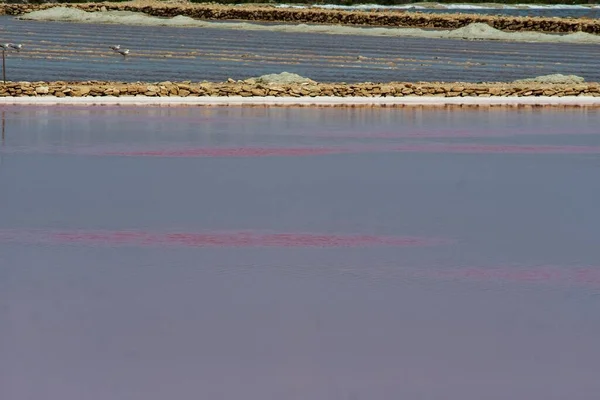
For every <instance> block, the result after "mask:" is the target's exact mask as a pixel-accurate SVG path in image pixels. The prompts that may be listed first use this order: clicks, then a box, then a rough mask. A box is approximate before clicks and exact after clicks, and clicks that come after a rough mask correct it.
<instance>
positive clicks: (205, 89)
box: [0, 79, 600, 98]
mask: <svg viewBox="0 0 600 400" xmlns="http://www.w3.org/2000/svg"><path fill="white" fill-rule="evenodd" d="M44 96H55V97H104V96H110V97H131V96H144V97H264V96H271V97H297V98H299V97H419V96H420V97H536V96H537V97H539V96H543V97H564V96H594V97H600V83H597V82H593V83H581V84H576V85H567V84H541V83H501V82H498V83H477V84H474V83H460V82H458V83H457V82H455V83H437V82H418V83H411V82H389V83H370V82H365V83H359V84H338V83H335V84H332V83H318V82H305V83H301V84H298V83H292V84H278V83H270V84H269V83H262V82H257V81H256V80H253V79H250V80H246V81H234V80H232V79H230V80H228V81H227V82H201V83H194V82H189V81H186V82H159V83H142V82H137V83H126V82H100V81H89V82H60V81H57V82H7V83H6V84H3V83H0V97H44Z"/></svg>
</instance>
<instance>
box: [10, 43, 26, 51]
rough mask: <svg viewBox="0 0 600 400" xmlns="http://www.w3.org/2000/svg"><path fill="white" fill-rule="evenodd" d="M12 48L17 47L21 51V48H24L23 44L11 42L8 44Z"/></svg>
mask: <svg viewBox="0 0 600 400" xmlns="http://www.w3.org/2000/svg"><path fill="white" fill-rule="evenodd" d="M8 45H9V46H10V47H11V48H12V49H15V50H16V51H21V49H22V48H23V45H22V44H14V43H9V44H8Z"/></svg>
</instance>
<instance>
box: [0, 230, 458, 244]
mask: <svg viewBox="0 0 600 400" xmlns="http://www.w3.org/2000/svg"><path fill="white" fill-rule="evenodd" d="M0 241H2V242H12V243H24V244H54V245H61V244H63V245H64V244H79V245H88V246H149V247H165V246H166V247H308V248H311V247H316V248H338V247H371V246H392V247H406V246H408V247H411V246H432V245H441V244H448V243H450V242H449V241H448V240H445V239H439V238H424V237H410V236H409V237H405V236H376V235H336V234H314V233H293V232H284V233H281V232H280V233H265V232H257V231H233V232H212V231H209V232H152V231H136V230H120V231H102V230H98V231H83V230H46V229H38V230H10V229H4V230H0Z"/></svg>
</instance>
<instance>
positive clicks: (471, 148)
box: [391, 143, 600, 154]
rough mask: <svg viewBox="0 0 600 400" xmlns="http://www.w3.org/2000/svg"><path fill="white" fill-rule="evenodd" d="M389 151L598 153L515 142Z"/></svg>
mask: <svg viewBox="0 0 600 400" xmlns="http://www.w3.org/2000/svg"><path fill="white" fill-rule="evenodd" d="M391 151H396V152H413V153H465V154H486V153H487V154H490V153H491V154H600V147H597V146H551V145H516V144H469V143H467V144H462V143H461V144H440V143H431V144H408V145H401V146H395V147H393V148H391Z"/></svg>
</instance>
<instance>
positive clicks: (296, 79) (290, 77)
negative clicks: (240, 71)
mask: <svg viewBox="0 0 600 400" xmlns="http://www.w3.org/2000/svg"><path fill="white" fill-rule="evenodd" d="M254 80H256V82H258V83H266V84H269V83H278V84H290V83H315V81H313V80H312V79H309V78H305V77H303V76H300V75H298V74H292V73H289V72H285V71H284V72H282V73H280V74H268V75H262V76H259V77H258V78H254Z"/></svg>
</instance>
